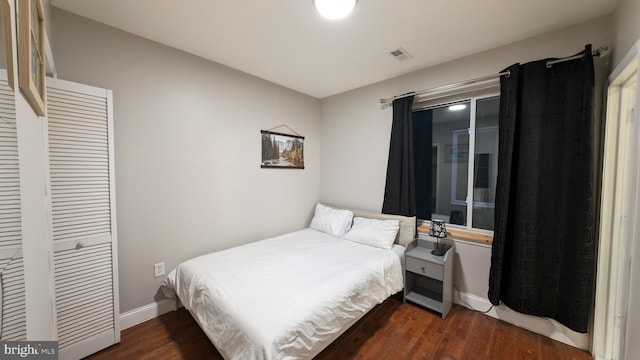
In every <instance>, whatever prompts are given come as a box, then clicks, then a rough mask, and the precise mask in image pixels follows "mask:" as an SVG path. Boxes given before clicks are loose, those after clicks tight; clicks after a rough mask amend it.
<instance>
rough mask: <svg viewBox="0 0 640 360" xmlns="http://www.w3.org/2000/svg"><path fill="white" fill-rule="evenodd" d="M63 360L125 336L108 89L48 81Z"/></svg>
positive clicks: (51, 170) (61, 355) (84, 354)
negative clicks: (121, 303) (120, 292)
mask: <svg viewBox="0 0 640 360" xmlns="http://www.w3.org/2000/svg"><path fill="white" fill-rule="evenodd" d="M47 109H48V120H49V122H48V127H49V167H50V181H51V206H52V209H51V211H52V213H51V216H52V223H53V224H52V225H53V241H54V271H55V287H56V291H55V293H56V313H57V326H58V340H59V348H60V358H61V359H78V358H81V357H84V356H86V355H89V354H91V353H94V352H96V351H98V350H101V349H103V348H105V347H107V346H110V345H113V344H115V343H117V342H119V341H120V325H119V306H118V282H117V279H118V277H117V248H116V226H115V193H114V183H113V181H114V177H113V145H112V144H113V119H112V95H111V91H109V90H104V89H99V88H95V87H90V86H85V85H80V84H76V83H71V82H68V81H62V80H57V79H47Z"/></svg>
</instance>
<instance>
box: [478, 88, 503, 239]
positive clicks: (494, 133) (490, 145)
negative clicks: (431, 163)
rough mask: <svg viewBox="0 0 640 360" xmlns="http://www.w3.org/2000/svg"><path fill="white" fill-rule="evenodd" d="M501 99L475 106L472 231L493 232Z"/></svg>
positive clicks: (484, 100)
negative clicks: (474, 229)
mask: <svg viewBox="0 0 640 360" xmlns="http://www.w3.org/2000/svg"><path fill="white" fill-rule="evenodd" d="M499 105H500V99H499V97H493V98H488V99H482V100H478V102H477V103H476V143H475V161H474V163H475V165H474V172H473V214H472V218H473V227H474V228H477V229H486V230H493V213H494V207H495V197H496V179H497V177H498V111H499Z"/></svg>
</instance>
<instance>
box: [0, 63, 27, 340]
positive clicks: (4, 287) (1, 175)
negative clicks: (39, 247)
mask: <svg viewBox="0 0 640 360" xmlns="http://www.w3.org/2000/svg"><path fill="white" fill-rule="evenodd" d="M21 218H22V215H21V212H20V173H19V168H18V138H17V134H16V108H15V97H14V93H13V90H11V88H10V87H9V84H8V82H7V72H6V70H0V340H3V341H8V340H26V338H27V326H26V313H25V302H26V301H25V290H24V267H23V264H22V221H21Z"/></svg>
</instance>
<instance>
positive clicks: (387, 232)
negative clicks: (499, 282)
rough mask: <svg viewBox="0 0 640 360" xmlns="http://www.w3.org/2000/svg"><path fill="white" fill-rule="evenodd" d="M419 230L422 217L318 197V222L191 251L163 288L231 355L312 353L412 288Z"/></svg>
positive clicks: (306, 356)
mask: <svg viewBox="0 0 640 360" xmlns="http://www.w3.org/2000/svg"><path fill="white" fill-rule="evenodd" d="M320 207H322V208H323V209H324V210H327V209H329V210H328V211H332V212H333V213H334V214H335V213H337V212H341V214H342V215H343V217H342V218H341V219H340V221H336V218H335V217H333V218H331V217H326V216H325V217H324V218H323V219H324V220H325V221H324V223H323V222H322V221H316V220H318V219H319V218H322V216H320V215H319V209H320ZM348 213H351V216H348V215H345V214H348ZM327 219H328V221H327ZM345 222H348V224H345ZM338 223H340V224H339V225H336V224H338ZM394 224H396V225H395V227H396V230H395V232H393V228H394ZM392 235H393V238H390V237H391V236H392ZM414 236H415V218H409V217H400V216H394V215H384V214H377V213H369V212H363V211H358V210H346V209H335V208H331V207H325V206H323V205H321V204H318V205H317V206H316V211H315V215H314V218H313V220H312V222H311V225H310V227H309V228H306V229H303V230H299V231H295V232H292V233H289V234H285V235H282V236H278V237H274V238H270V239H265V240H261V241H257V242H253V243H250V244H247V245H242V246H238V247H235V248H231V249H227V250H223V251H218V252H215V253H211V254H207V255H203V256H200V257H197V258H194V259H191V260H188V261H186V262H184V263H182V264H180V265H178V266H177V267H176V268H175V269H174V270H172V271H171V272H170V273H169V274H168V275H167V278H166V279H165V281H164V282H163V284H162V291H163V292H164V294H165V295H166V296H169V297H174V296H177V297H178V298H179V299H180V301H181V302H182V304H183V305H184V307H185V308H186V309H187V310H188V311H189V312H190V313H191V314H192V315H193V317H194V319H195V320H196V321H197V323H198V324H199V325H200V327H201V328H202V330H203V331H204V332H205V334H206V335H207V336H208V337H209V339H210V340H211V342H212V343H213V344H214V345H215V347H216V348H217V349H218V351H219V352H220V354H221V355H222V356H223V357H224V358H225V359H309V358H312V357H313V356H315V355H317V354H318V353H320V352H321V351H322V350H323V349H324V348H325V347H326V346H327V345H329V344H330V343H331V342H332V341H333V340H335V339H336V338H337V337H339V336H340V335H341V334H342V333H343V332H344V331H345V330H346V329H348V328H349V327H350V326H351V325H353V324H354V323H355V322H357V320H359V319H360V318H361V317H362V316H364V315H365V314H366V313H367V312H368V311H369V310H371V309H372V308H373V307H375V306H376V305H377V304H380V303H382V302H383V301H384V300H385V299H387V298H388V297H389V296H391V295H393V294H395V293H397V292H399V291H400V290H402V287H403V275H402V274H403V271H402V268H403V265H402V258H403V256H402V254H403V253H404V247H405V246H406V245H407V244H408V243H409V242H410V241H412V240H413V238H414ZM381 239H384V242H382V241H381Z"/></svg>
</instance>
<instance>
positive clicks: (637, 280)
mask: <svg viewBox="0 0 640 360" xmlns="http://www.w3.org/2000/svg"><path fill="white" fill-rule="evenodd" d="M613 26H614V36H615V44H616V48H615V49H614V53H615V54H614V59H615V65H618V64H619V63H620V61H621V60H622V58H623V57H624V56H625V55H626V54H627V52H628V51H629V49H630V48H631V46H632V45H633V44H635V42H636V41H638V40H640V1H638V0H619V2H618V6H617V8H616V11H615V12H614V15H613ZM636 111H637V109H636ZM635 221H638V219H635ZM631 247H632V248H631V252H630V253H631V264H630V267H629V271H630V279H629V280H630V281H629V284H630V289H629V299H628V304H629V309H628V311H629V312H628V314H627V320H626V324H627V333H626V341H625V342H626V343H625V347H626V348H625V354H626V357H625V358H626V359H632V358H634V357H635V356H637V354H639V353H640V342H638V341H637V339H638V335H639V334H640V309H638V306H637V304H638V303H640V239H634V240H633V241H632V244H631Z"/></svg>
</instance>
